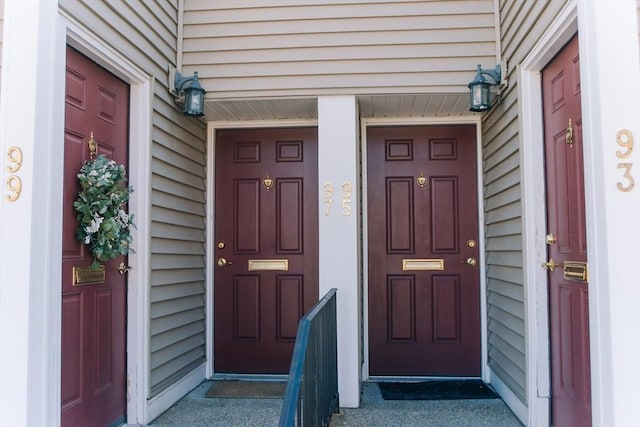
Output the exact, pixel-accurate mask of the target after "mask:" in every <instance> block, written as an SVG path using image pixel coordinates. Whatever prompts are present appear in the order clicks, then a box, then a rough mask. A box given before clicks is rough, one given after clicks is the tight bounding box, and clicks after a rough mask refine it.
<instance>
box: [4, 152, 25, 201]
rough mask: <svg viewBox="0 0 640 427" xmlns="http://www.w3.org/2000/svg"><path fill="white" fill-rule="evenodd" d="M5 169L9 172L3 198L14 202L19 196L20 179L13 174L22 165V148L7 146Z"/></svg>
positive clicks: (20, 190) (20, 188)
mask: <svg viewBox="0 0 640 427" xmlns="http://www.w3.org/2000/svg"><path fill="white" fill-rule="evenodd" d="M7 160H8V163H9V164H8V165H7V171H8V172H9V173H10V174H11V175H9V177H8V178H7V181H6V186H7V192H8V193H9V194H7V195H6V196H5V199H7V201H9V202H15V201H16V200H18V197H20V193H21V192H22V180H21V179H20V177H19V176H18V175H15V173H16V172H18V171H19V170H20V168H21V167H22V150H21V149H20V148H18V147H15V146H14V147H9V150H7Z"/></svg>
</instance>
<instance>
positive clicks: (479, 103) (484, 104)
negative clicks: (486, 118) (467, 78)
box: [468, 65, 504, 112]
mask: <svg viewBox="0 0 640 427" xmlns="http://www.w3.org/2000/svg"><path fill="white" fill-rule="evenodd" d="M501 75H502V68H501V67H500V65H496V68H494V69H493V70H483V69H482V67H481V66H480V65H478V68H477V70H476V76H475V77H474V79H473V80H472V81H471V83H469V85H468V87H469V92H470V95H471V102H470V107H469V110H470V111H476V112H483V111H489V110H490V109H491V107H492V105H491V90H490V89H491V85H492V84H495V85H498V86H500V84H501V83H503V82H502V81H501ZM484 76H489V77H491V79H492V80H493V83H490V82H487V81H486V80H485V78H484ZM503 84H504V83H503Z"/></svg>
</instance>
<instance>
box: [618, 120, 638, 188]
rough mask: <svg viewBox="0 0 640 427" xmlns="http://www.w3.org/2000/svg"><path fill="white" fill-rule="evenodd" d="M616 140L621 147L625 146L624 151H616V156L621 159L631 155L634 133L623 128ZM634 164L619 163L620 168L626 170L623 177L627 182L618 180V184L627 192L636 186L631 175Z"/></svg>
mask: <svg viewBox="0 0 640 427" xmlns="http://www.w3.org/2000/svg"><path fill="white" fill-rule="evenodd" d="M616 142H617V143H618V145H619V146H620V147H622V148H624V151H621V150H617V151H616V156H617V157H618V158H619V159H626V158H628V157H629V156H631V152H632V151H633V134H632V133H631V132H629V131H628V130H626V129H622V130H621V131H619V132H618V134H617V135H616ZM632 166H633V163H631V162H620V163H618V169H622V170H623V171H624V172H623V175H622V177H623V178H624V179H625V182H624V183H623V182H618V183H617V185H616V186H617V187H618V190H620V191H622V192H625V193H626V192H629V191H631V190H633V187H635V181H634V179H633V177H632V176H631V167H632Z"/></svg>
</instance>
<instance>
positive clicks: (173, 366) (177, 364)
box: [151, 346, 205, 395]
mask: <svg viewBox="0 0 640 427" xmlns="http://www.w3.org/2000/svg"><path fill="white" fill-rule="evenodd" d="M203 351H204V346H200V347H198V348H195V349H193V350H191V351H189V352H187V353H184V354H182V355H181V356H180V357H178V358H176V359H173V360H171V361H170V362H168V363H166V364H164V365H162V366H160V367H158V368H156V369H153V370H152V371H151V374H152V379H151V394H152V395H156V394H158V393H160V392H161V391H162V390H164V389H166V388H167V387H169V386H170V385H171V384H173V383H174V382H176V381H178V380H179V379H180V378H182V377H183V376H185V375H187V374H188V373H189V372H191V371H192V370H193V369H195V368H197V367H198V366H200V365H202V363H204V361H205V357H204V353H203ZM159 379H162V380H159ZM156 381H157V382H156Z"/></svg>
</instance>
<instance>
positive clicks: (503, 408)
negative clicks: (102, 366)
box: [149, 381, 522, 427]
mask: <svg viewBox="0 0 640 427" xmlns="http://www.w3.org/2000/svg"><path fill="white" fill-rule="evenodd" d="M210 386H211V381H205V382H203V383H202V384H201V385H200V386H198V387H196V388H195V389H194V390H193V391H192V392H191V393H189V394H188V395H187V396H185V397H184V398H183V399H182V400H180V401H179V402H178V403H176V404H175V405H173V406H172V407H171V408H170V409H169V410H167V411H166V412H165V413H164V414H162V415H161V416H160V417H158V418H157V419H156V420H155V421H154V422H153V423H151V424H149V427H167V426H172V427H176V426H189V427H191V426H193V427H197V426H226V427H231V426H277V425H278V420H279V419H280V409H281V408H282V399H239V398H208V397H204V395H205V393H206V392H207V390H208V389H209V387H210ZM399 425H401V426H443V427H444V426H447V427H452V426H460V427H463V426H464V427H471V426H491V427H518V426H522V424H521V423H520V422H519V421H518V419H517V418H516V417H515V415H513V413H512V412H511V411H510V410H509V408H508V407H507V405H505V403H504V402H503V401H502V400H500V399H485V400H480V399H479V400H422V401H398V400H395V401H393V400H383V399H382V396H381V394H380V390H379V388H378V386H377V384H375V383H363V384H362V401H361V405H360V408H357V409H349V408H341V413H340V414H336V415H334V416H333V418H332V420H331V426H334V427H338V426H362V427H365V426H366V427H372V426H399Z"/></svg>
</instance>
